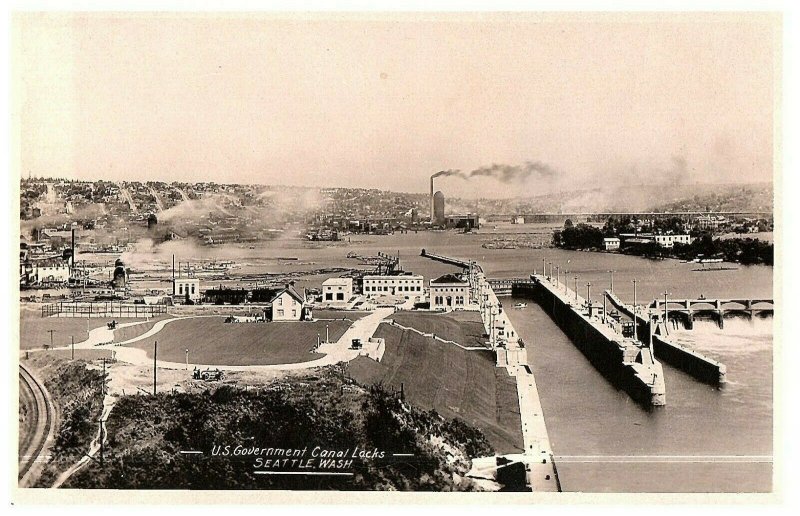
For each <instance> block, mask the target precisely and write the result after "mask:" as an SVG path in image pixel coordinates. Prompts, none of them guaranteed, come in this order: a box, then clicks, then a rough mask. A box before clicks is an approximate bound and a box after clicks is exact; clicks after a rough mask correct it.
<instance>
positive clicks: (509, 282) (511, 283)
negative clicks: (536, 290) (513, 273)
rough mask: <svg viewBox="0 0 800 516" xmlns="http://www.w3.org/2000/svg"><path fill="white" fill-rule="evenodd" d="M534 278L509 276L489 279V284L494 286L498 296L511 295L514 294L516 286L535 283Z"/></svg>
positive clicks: (493, 288)
mask: <svg viewBox="0 0 800 516" xmlns="http://www.w3.org/2000/svg"><path fill="white" fill-rule="evenodd" d="M533 283H534V282H533V280H530V279H525V278H508V279H492V280H489V286H490V287H492V290H493V291H494V294H495V295H496V296H510V295H512V294H513V289H514V287H515V286H520V285H533Z"/></svg>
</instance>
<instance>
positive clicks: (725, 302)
mask: <svg viewBox="0 0 800 516" xmlns="http://www.w3.org/2000/svg"><path fill="white" fill-rule="evenodd" d="M648 308H649V309H650V311H651V312H653V313H656V314H663V315H664V320H668V319H669V318H670V316H672V317H673V318H678V317H680V318H682V319H683V320H684V323H685V325H686V328H688V329H691V328H692V327H693V326H694V318H695V316H701V317H711V318H713V319H715V320H716V321H717V323H718V324H719V327H720V328H723V327H724V321H725V316H726V315H728V314H730V315H746V316H749V317H754V316H756V315H762V316H766V315H772V314H774V313H775V301H774V300H773V299H766V298H764V299H707V298H705V297H700V298H697V299H669V298H667V299H666V300H662V299H656V300H654V301H653V302H652V303H650V305H649V307H648Z"/></svg>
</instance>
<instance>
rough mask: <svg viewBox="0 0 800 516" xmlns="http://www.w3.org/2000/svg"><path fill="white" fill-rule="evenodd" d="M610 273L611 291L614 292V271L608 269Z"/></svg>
mask: <svg viewBox="0 0 800 516" xmlns="http://www.w3.org/2000/svg"><path fill="white" fill-rule="evenodd" d="M608 273H609V274H611V292H614V271H613V270H612V271H608Z"/></svg>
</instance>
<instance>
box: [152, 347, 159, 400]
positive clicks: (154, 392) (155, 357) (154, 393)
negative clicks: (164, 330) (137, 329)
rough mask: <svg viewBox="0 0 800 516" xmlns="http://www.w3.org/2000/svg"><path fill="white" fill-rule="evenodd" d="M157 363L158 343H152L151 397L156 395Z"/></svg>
mask: <svg viewBox="0 0 800 516" xmlns="http://www.w3.org/2000/svg"><path fill="white" fill-rule="evenodd" d="M157 361H158V341H155V342H153V396H155V395H156V390H157V389H156V378H157V377H156V372H157V371H158V368H157V367H156V362H157Z"/></svg>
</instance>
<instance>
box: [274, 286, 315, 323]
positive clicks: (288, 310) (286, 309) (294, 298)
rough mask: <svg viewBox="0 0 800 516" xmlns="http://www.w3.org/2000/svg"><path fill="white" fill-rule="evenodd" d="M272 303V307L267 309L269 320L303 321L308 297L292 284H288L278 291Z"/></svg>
mask: <svg viewBox="0 0 800 516" xmlns="http://www.w3.org/2000/svg"><path fill="white" fill-rule="evenodd" d="M270 305H271V306H270V308H268V309H267V319H269V320H272V321H302V320H303V319H304V315H305V314H304V312H305V308H306V306H305V305H306V298H305V296H304V295H302V294H300V293H299V292H298V291H297V290H295V288H294V286H292V285H287V286H286V287H284V288H282V289H281V290H279V291H278V292H276V293H275V296H274V297H273V298H272V300H271V301H270Z"/></svg>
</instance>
